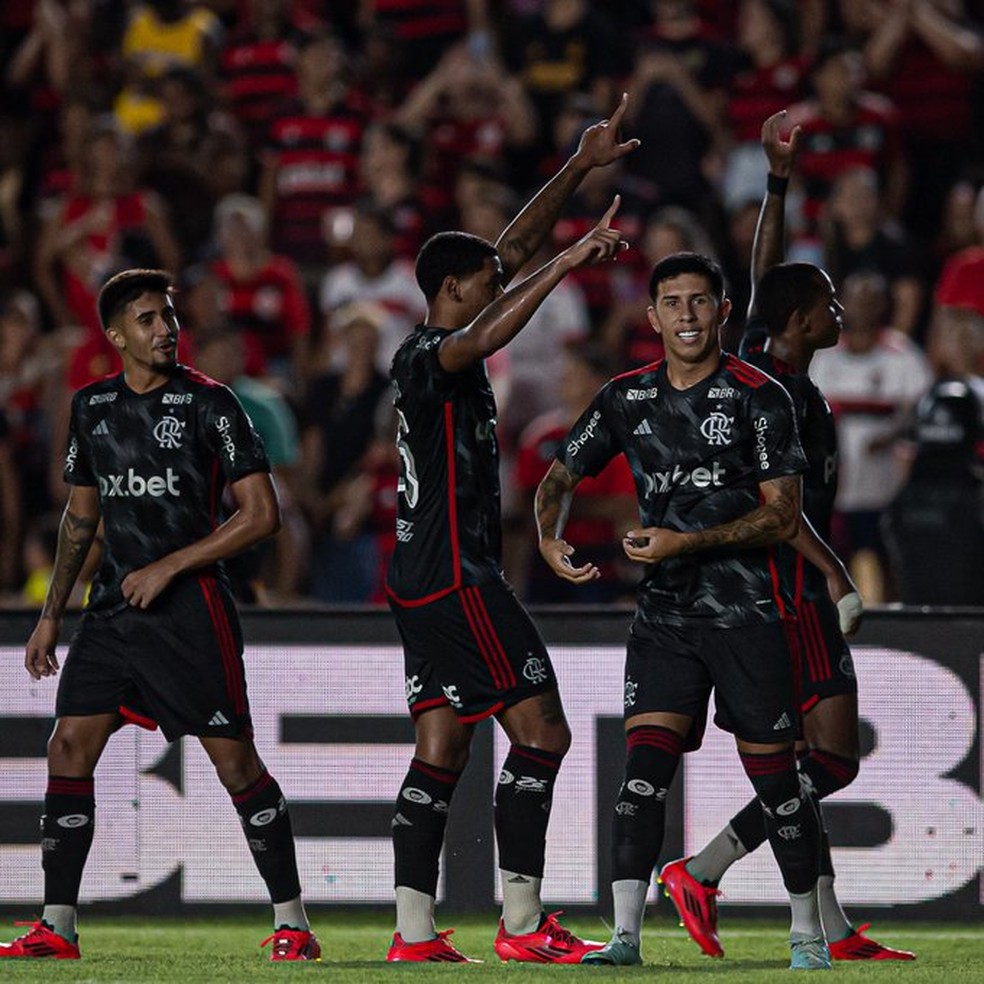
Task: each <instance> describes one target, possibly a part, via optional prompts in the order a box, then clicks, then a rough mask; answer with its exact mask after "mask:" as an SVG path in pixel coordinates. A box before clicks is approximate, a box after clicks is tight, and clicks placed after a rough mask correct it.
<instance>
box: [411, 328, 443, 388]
mask: <svg viewBox="0 0 984 984" xmlns="http://www.w3.org/2000/svg"><path fill="white" fill-rule="evenodd" d="M446 337H447V333H446V332H437V331H434V332H427V333H426V334H424V335H423V337H421V338H420V339H419V340H418V342H417V344H416V345H415V346H414V347H413V351H412V353H411V355H410V361H409V365H408V369H409V374H410V381H411V383H412V384H413V386H414V388H415V390H416V392H417V395H418V396H420V397H422V398H424V399H428V398H430V399H439V400H443V399H444V398H445V397H446V396H447V394H448V392H449V391H450V390H451V389H452V388H453V386H454V374H453V373H450V372H448V371H447V370H446V369H445V368H444V367H443V366H442V365H441V359H440V355H439V352H440V348H441V342H443V341H444V339H445V338H446Z"/></svg>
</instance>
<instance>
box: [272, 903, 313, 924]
mask: <svg viewBox="0 0 984 984" xmlns="http://www.w3.org/2000/svg"><path fill="white" fill-rule="evenodd" d="M282 926H286V927H287V928H288V929H310V928H311V924H310V923H309V922H308V918H307V913H306V912H305V911H304V903H303V902H302V901H301V897H300V895H298V896H297V897H296V898H293V899H288V901H286V902H274V903H273V928H274V929H280V928H281V927H282Z"/></svg>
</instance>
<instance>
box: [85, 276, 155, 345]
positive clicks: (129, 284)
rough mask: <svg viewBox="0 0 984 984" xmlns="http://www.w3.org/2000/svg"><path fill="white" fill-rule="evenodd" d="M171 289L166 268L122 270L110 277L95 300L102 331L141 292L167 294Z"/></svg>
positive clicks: (107, 327)
mask: <svg viewBox="0 0 984 984" xmlns="http://www.w3.org/2000/svg"><path fill="white" fill-rule="evenodd" d="M173 289H174V279H173V278H172V277H171V274H169V273H168V272H167V270H143V269H137V270H123V271H122V272H121V273H118V274H116V276H115V277H110V278H109V280H107V281H106V283H105V284H103V287H102V290H100V291H99V299H98V301H97V302H96V306H97V308H98V309H99V323H100V324H101V325H102V327H103V331H108V330H109V325H110V322H112V320H113V319H114V318H115V317H116V316H117V315H118V314H119V313H120V311H122V310H123V309H124V308H125V307H126V306H127V304H129V303H130V302H131V301H135V300H136V299H137V298H138V297H139V296H140V295H141V294H145V293H147V292H148V291H152V292H154V293H159V294H168V293H170V292H171V291H172V290H173Z"/></svg>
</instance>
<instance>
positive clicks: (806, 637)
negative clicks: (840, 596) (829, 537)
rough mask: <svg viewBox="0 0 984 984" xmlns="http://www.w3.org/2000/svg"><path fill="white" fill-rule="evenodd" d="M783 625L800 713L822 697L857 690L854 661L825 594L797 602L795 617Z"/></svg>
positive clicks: (834, 609)
mask: <svg viewBox="0 0 984 984" xmlns="http://www.w3.org/2000/svg"><path fill="white" fill-rule="evenodd" d="M784 624H785V626H786V639H787V641H788V644H789V651H790V653H791V654H792V657H793V668H794V672H795V673H796V682H797V686H798V687H799V692H800V708H801V710H802V712H803V714H806V713H808V712H809V711H810V710H811V709H812V708H813V707H814V706H815V705H816V704H817V703H818V702H819V701H821V700H823V699H824V698H825V697H835V696H837V695H838V694H856V693H857V692H858V681H857V677H856V676H855V674H854V660H853V659H852V658H851V650H850V648H849V647H848V645H847V642H846V641H845V640H844V636H843V634H842V633H841V630H840V620H839V619H838V617H837V608H836V606H835V605H834V603H833V602H832V601H831V600H830V596H829V595H822V596H819V597H817V598H816V599H815V600H812V601H801V602H800V605H799V607H798V608H797V610H796V617H795V618H787V619H786V620H785V623H784Z"/></svg>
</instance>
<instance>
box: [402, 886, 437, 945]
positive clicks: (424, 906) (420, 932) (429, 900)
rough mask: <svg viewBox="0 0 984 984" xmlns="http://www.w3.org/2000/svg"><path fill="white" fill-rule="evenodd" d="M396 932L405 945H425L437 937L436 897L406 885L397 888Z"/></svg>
mask: <svg viewBox="0 0 984 984" xmlns="http://www.w3.org/2000/svg"><path fill="white" fill-rule="evenodd" d="M396 931H397V932H398V933H399V934H400V936H401V937H402V938H403V942H404V943H423V942H424V940H432V939H434V938H435V937H436V936H437V926H436V925H435V923H434V896H433V895H426V894H425V893H424V892H418V891H417V890H416V889H415V888H407V887H406V886H404V885H397V887H396Z"/></svg>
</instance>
